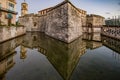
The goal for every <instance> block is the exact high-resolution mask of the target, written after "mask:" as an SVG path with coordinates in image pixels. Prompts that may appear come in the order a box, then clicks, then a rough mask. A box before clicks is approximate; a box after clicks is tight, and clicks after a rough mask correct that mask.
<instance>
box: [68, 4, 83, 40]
mask: <svg viewBox="0 0 120 80" xmlns="http://www.w3.org/2000/svg"><path fill="white" fill-rule="evenodd" d="M68 26H69V27H68V35H69V38H68V42H71V41H73V40H75V39H76V38H78V37H80V36H81V35H82V13H81V12H80V11H79V10H78V9H77V8H76V7H74V6H73V5H72V4H70V3H69V4H68Z"/></svg>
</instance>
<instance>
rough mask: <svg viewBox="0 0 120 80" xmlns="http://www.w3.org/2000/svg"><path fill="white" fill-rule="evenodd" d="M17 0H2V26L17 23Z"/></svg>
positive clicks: (0, 23)
mask: <svg viewBox="0 0 120 80" xmlns="http://www.w3.org/2000/svg"><path fill="white" fill-rule="evenodd" d="M16 15H17V12H16V0H0V25H10V24H15V23H16Z"/></svg>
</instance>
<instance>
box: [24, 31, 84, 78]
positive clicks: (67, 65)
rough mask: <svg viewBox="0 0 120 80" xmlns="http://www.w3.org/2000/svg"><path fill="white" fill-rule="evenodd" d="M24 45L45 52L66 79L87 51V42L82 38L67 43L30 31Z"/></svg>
mask: <svg viewBox="0 0 120 80" xmlns="http://www.w3.org/2000/svg"><path fill="white" fill-rule="evenodd" d="M36 38H37V39H36ZM28 43H30V44H28ZM22 45H24V46H26V47H28V48H32V49H33V48H36V49H37V50H38V51H39V52H41V53H42V54H44V55H45V56H46V57H47V59H48V60H49V61H50V63H51V64H52V65H53V66H54V68H55V69H56V70H57V71H58V72H59V73H60V75H61V76H62V77H63V78H64V79H65V80H68V79H69V77H70V76H71V74H72V72H73V70H74V68H75V66H76V65H77V63H78V61H79V58H80V57H81V56H82V55H83V54H84V53H85V52H86V44H85V42H84V41H83V40H82V38H79V39H77V40H76V41H74V42H72V43H70V44H66V43H63V42H61V41H58V40H55V39H52V38H49V37H47V36H45V35H44V34H38V33H37V34H36V33H28V34H27V35H26V38H25V39H24V43H23V44H22Z"/></svg>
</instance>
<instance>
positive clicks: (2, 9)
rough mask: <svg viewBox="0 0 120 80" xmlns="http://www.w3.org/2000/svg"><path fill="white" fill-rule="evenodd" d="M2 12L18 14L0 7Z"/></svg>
mask: <svg viewBox="0 0 120 80" xmlns="http://www.w3.org/2000/svg"><path fill="white" fill-rule="evenodd" d="M0 11H5V12H9V13H12V14H18V13H17V12H15V11H12V10H9V9H6V8H3V7H0Z"/></svg>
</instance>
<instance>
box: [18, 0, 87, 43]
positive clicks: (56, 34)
mask: <svg viewBox="0 0 120 80" xmlns="http://www.w3.org/2000/svg"><path fill="white" fill-rule="evenodd" d="M85 20H86V11H84V10H80V9H78V8H76V7H75V6H74V5H73V4H72V3H70V2H69V1H63V2H62V3H60V4H58V5H56V6H54V7H52V8H50V10H48V11H47V12H46V13H45V14H44V15H40V14H28V15H25V16H22V17H20V18H19V23H20V24H22V25H24V26H25V27H26V28H27V31H40V32H44V33H45V34H46V35H48V36H51V37H53V38H56V39H59V40H61V41H64V42H66V43H70V42H72V41H73V40H75V39H77V38H78V37H80V36H81V35H82V26H83V25H85V24H86V23H85V22H86V21H85Z"/></svg>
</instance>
